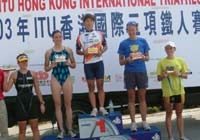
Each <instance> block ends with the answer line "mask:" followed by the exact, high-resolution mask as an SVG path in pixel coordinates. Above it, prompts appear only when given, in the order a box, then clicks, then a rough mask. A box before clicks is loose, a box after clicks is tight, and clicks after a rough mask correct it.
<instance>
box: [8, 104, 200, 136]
mask: <svg viewBox="0 0 200 140" xmlns="http://www.w3.org/2000/svg"><path fill="white" fill-rule="evenodd" d="M175 117H176V116H175V112H174V114H173V116H172V126H173V132H174V134H173V135H174V137H175V140H179V137H178V133H177V132H178V131H177V128H176V120H175ZM183 117H184V124H185V136H187V137H188V138H189V139H190V140H200V108H194V109H185V110H184V111H183ZM122 118H123V124H124V127H125V128H128V127H130V123H131V120H130V117H129V115H124V116H122ZM147 121H148V122H149V123H150V125H154V126H157V127H158V128H159V129H160V131H161V138H162V140H168V139H167V132H166V128H165V123H164V121H165V112H159V113H153V114H148V116H147ZM136 122H138V124H139V125H140V122H141V117H140V114H137V115H136ZM54 126H55V127H54V129H53V125H52V124H51V122H46V123H42V124H40V125H39V129H40V134H41V137H43V136H46V135H50V134H55V135H56V133H57V128H56V125H54ZM9 134H10V138H9V140H17V135H18V127H17V126H14V127H12V128H9ZM31 137H32V133H31V130H30V127H28V128H27V140H31Z"/></svg>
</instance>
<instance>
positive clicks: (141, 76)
mask: <svg viewBox="0 0 200 140" xmlns="http://www.w3.org/2000/svg"><path fill="white" fill-rule="evenodd" d="M147 87H148V76H147V73H146V72H127V71H124V88H125V89H135V88H137V89H146V88H147Z"/></svg>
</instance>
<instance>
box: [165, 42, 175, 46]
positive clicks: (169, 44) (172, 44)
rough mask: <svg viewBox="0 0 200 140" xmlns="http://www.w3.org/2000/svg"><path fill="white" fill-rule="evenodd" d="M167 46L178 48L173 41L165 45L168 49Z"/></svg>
mask: <svg viewBox="0 0 200 140" xmlns="http://www.w3.org/2000/svg"><path fill="white" fill-rule="evenodd" d="M166 46H171V47H176V45H175V43H174V42H172V41H168V42H167V43H166V44H165V47H166Z"/></svg>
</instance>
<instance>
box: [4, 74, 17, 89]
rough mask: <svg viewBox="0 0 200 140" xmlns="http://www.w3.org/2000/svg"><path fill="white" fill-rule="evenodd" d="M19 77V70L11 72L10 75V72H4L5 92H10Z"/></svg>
mask: <svg viewBox="0 0 200 140" xmlns="http://www.w3.org/2000/svg"><path fill="white" fill-rule="evenodd" d="M16 79H17V71H15V72H13V73H11V75H10V77H9V73H4V82H3V89H4V91H5V92H8V91H9V90H10V89H11V88H12V86H13V84H14V83H15V82H16Z"/></svg>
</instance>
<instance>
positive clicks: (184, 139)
mask: <svg viewBox="0 0 200 140" xmlns="http://www.w3.org/2000/svg"><path fill="white" fill-rule="evenodd" d="M180 140H189V139H188V138H186V137H185V136H183V137H181V138H180Z"/></svg>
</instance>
